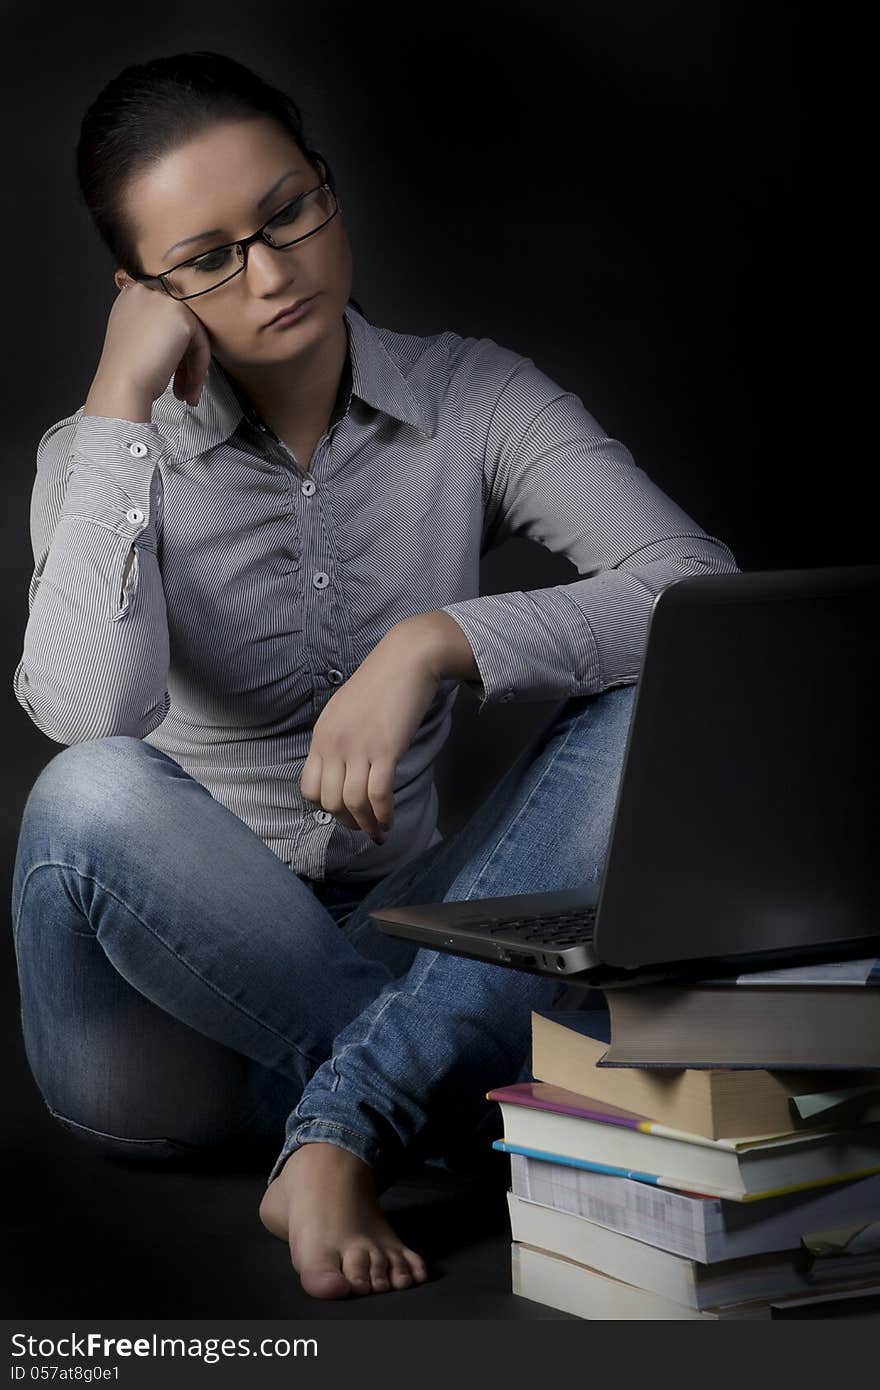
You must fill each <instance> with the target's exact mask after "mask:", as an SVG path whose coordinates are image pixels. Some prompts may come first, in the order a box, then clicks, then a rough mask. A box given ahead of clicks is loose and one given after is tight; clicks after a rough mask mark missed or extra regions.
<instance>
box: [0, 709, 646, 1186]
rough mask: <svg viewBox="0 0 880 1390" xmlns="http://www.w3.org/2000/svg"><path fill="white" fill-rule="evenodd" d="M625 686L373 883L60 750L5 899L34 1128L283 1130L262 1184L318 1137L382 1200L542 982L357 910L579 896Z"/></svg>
mask: <svg viewBox="0 0 880 1390" xmlns="http://www.w3.org/2000/svg"><path fill="white" fill-rule="evenodd" d="M634 697H635V686H634V685H625V686H616V687H613V688H611V689H609V690H606V691H604V692H602V693H600V694H598V695H591V696H579V697H575V698H572V699H570V700H568V701H566V702H565V703H564V704H563V705H562V706H561V707H560V709H559V711H558V713H557V714H556V716H555V717H554V718H553V719H552V720H551V722H550V723H549V724H548V725H547V726H546V727H545V728H543V729H541V730H540V732H539V734H538V735H537V736H536V737H535V738H533V739H532V740H531V741H530V743H529V744H528V745H527V746H526V747H525V748H524V749H523V750H522V752H521V753H520V755H519V757H518V758H517V759H516V760H515V762H514V763H513V764H512V766H511V767H510V768H509V769H508V770H507V772H506V773H505V774H504V776H503V777H502V778H501V779H500V781H499V782H498V783H497V785H496V786H495V788H494V789H493V791H492V792H491V794H490V795H489V796H488V798H487V799H486V800H485V801H484V802H483V804H482V805H481V806H479V807H478V808H477V810H476V811H475V812H474V813H473V814H472V816H471V817H470V818H469V820H468V821H467V822H466V823H465V825H464V826H462V827H461V828H460V829H459V830H458V831H457V832H456V833H455V834H453V835H451V836H450V837H449V838H448V839H446V840H444V841H442V842H441V843H439V844H435V845H433V846H431V847H430V848H428V849H427V850H425V851H424V852H423V853H422V854H420V855H418V856H416V857H415V858H414V859H412V860H410V861H409V862H408V863H406V864H404V865H402V866H401V867H400V868H398V869H396V870H394V871H392V872H391V873H390V874H387V875H386V876H385V877H384V878H382V879H379V880H378V881H376V882H374V883H372V884H369V883H368V884H355V883H352V884H345V883H344V882H343V881H342V880H335V881H332V880H328V881H326V882H324V883H313V882H311V881H308V880H306V879H305V878H302V877H300V876H299V875H297V874H296V873H295V872H293V871H292V870H291V869H290V867H289V866H288V865H286V864H285V863H283V861H282V860H281V859H279V858H278V856H277V855H275V854H274V853H273V851H272V850H270V849H269V848H268V846H267V845H266V844H265V843H264V842H263V841H262V840H261V839H260V838H259V836H257V835H256V834H255V833H254V832H253V831H252V830H251V829H250V828H249V827H248V826H246V825H245V824H244V822H243V821H241V820H239V819H238V817H237V816H235V815H234V814H233V813H232V812H231V811H229V810H228V809H227V808H226V807H224V806H223V805H221V804H220V803H219V802H218V801H216V800H215V799H214V798H213V797H212V796H211V795H210V793H209V792H208V791H207V790H206V789H205V788H204V787H203V786H202V785H201V783H199V782H197V781H196V780H195V779H194V778H192V777H191V776H190V775H189V774H188V773H187V772H185V771H184V770H183V768H181V767H180V765H179V764H178V763H177V762H175V761H174V759H172V758H170V757H169V756H168V755H167V754H165V753H163V752H161V751H160V750H159V749H156V748H153V747H152V745H150V744H148V743H144V742H143V741H142V740H140V739H136V738H131V737H126V736H116V737H109V738H98V739H90V740H87V741H86V742H83V743H78V744H73V745H71V746H70V747H68V748H64V749H62V751H61V752H60V753H58V754H56V755H55V756H54V757H53V758H52V759H51V760H50V761H49V762H48V763H47V765H46V766H45V767H44V768H43V770H42V771H41V773H40V775H39V776H38V777H37V779H36V781H35V783H34V785H33V787H32V788H31V791H30V793H29V796H28V799H27V802H26V805H25V809H24V815H23V818H22V824H21V830H20V834H19V841H18V851H17V855H16V861H15V869H14V877H13V889H12V921H13V929H14V939H15V954H16V961H17V966H18V976H19V985H20V992H21V1018H22V1029H23V1035H24V1042H25V1050H26V1055H27V1059H28V1064H29V1066H30V1068H31V1071H32V1073H33V1076H34V1079H35V1081H36V1083H37V1086H38V1088H39V1090H40V1092H41V1094H42V1097H43V1100H44V1102H45V1104H46V1106H47V1107H48V1109H49V1111H50V1113H51V1114H52V1115H53V1116H54V1117H55V1118H56V1119H57V1120H58V1121H59V1122H60V1123H61V1124H62V1125H64V1126H65V1127H66V1128H67V1129H68V1130H69V1131H70V1132H71V1133H73V1134H76V1135H78V1136H79V1137H81V1138H83V1139H85V1140H87V1141H88V1142H89V1143H91V1144H93V1145H96V1146H97V1147H99V1148H101V1149H103V1150H104V1151H105V1152H109V1153H110V1154H111V1155H113V1156H117V1157H132V1156H134V1157H138V1158H148V1159H150V1158H168V1157H176V1156H179V1155H181V1154H183V1155H187V1154H189V1155H192V1154H194V1153H199V1152H204V1151H206V1150H213V1151H216V1149H217V1148H218V1147H220V1148H221V1149H224V1147H227V1146H230V1145H231V1146H232V1147H235V1146H236V1145H237V1144H240V1143H243V1144H245V1145H247V1144H248V1143H249V1142H254V1141H258V1142H262V1144H263V1146H264V1147H265V1145H266V1144H267V1143H269V1144H271V1143H272V1140H273V1138H274V1139H275V1141H276V1142H278V1141H280V1139H281V1131H282V1126H284V1141H283V1147H282V1149H281V1152H280V1154H279V1155H278V1158H277V1159H276V1161H275V1164H274V1166H273V1168H272V1170H271V1172H270V1175H269V1178H268V1180H267V1181H269V1182H270V1181H271V1180H272V1179H273V1178H274V1177H275V1176H276V1175H277V1173H278V1172H279V1171H280V1169H281V1167H282V1166H283V1163H284V1162H285V1160H286V1159H287V1157H288V1156H289V1155H290V1154H291V1153H293V1152H294V1150H295V1149H297V1148H299V1146H300V1145H301V1144H304V1143H309V1142H314V1141H325V1142H326V1141H329V1142H331V1143H334V1144H337V1145H339V1146H341V1147H342V1148H344V1149H348V1150H350V1152H352V1153H354V1154H356V1155H357V1156H358V1157H359V1158H362V1159H363V1160H364V1161H365V1162H367V1163H368V1164H370V1165H371V1167H372V1168H373V1170H374V1176H375V1178H376V1182H377V1187H378V1189H379V1190H380V1191H382V1190H383V1189H384V1188H386V1187H387V1186H388V1185H389V1184H390V1183H391V1182H393V1181H394V1180H395V1178H396V1177H398V1176H399V1175H400V1174H401V1173H403V1172H405V1171H406V1170H407V1169H408V1168H409V1167H412V1166H414V1165H417V1164H418V1163H420V1162H423V1161H425V1160H426V1159H428V1160H429V1161H430V1159H431V1157H432V1156H434V1157H435V1159H436V1156H437V1155H440V1161H441V1162H443V1161H444V1160H445V1159H446V1158H448V1155H449V1153H450V1152H455V1146H456V1143H458V1142H461V1141H464V1142H465V1145H466V1144H467V1143H468V1142H470V1141H473V1140H474V1139H475V1137H477V1136H479V1135H480V1134H481V1132H482V1131H484V1130H485V1127H486V1125H487V1123H488V1124H490V1125H491V1124H494V1122H495V1118H496V1117H497V1110H498V1107H497V1106H495V1105H494V1104H492V1103H490V1102H488V1101H487V1100H486V1098H485V1093H486V1091H487V1090H488V1089H490V1088H491V1087H493V1086H500V1085H504V1084H506V1083H508V1082H513V1081H516V1080H517V1079H518V1078H520V1077H522V1076H527V1075H528V1074H529V1072H528V1061H529V1044H530V1034H531V1011H532V1009H541V1008H546V1007H550V1006H553V1005H554V1004H556V1003H558V1001H559V1000H560V998H561V996H562V995H563V994H566V993H568V990H567V987H566V985H565V982H564V981H562V980H560V979H559V978H554V977H550V976H539V975H532V974H528V973H525V972H522V971H516V970H512V969H510V968H508V967H505V966H501V965H494V964H490V963H488V962H481V961H476V960H468V959H466V958H465V957H460V956H453V955H449V954H444V953H442V952H436V951H431V950H426V949H422V948H419V947H417V946H416V944H415V943H414V942H407V941H404V940H402V939H399V938H396V937H391V936H386V935H385V934H383V933H382V932H380V931H378V930H377V929H376V928H375V927H374V926H373V925H372V924H371V923H370V921H369V917H368V913H369V912H370V911H371V910H373V909H375V908H378V907H382V906H392V905H397V904H401V903H408V902H412V903H417V902H441V901H461V900H463V899H467V898H482V897H495V896H499V895H506V894H516V893H527V892H532V891H540V890H552V889H559V888H570V887H575V886H577V885H579V884H584V883H596V884H597V883H598V881H599V879H600V877H601V873H602V869H603V866H604V862H605V855H606V851H607V846H608V840H609V834H610V828H611V819H612V815H613V811H614V804H615V800H616V795H617V786H618V782H619V777H620V771H621V767H622V762H623V754H624V749H625V745H626V738H627V733H628V729H629V722H630V717H631V713H632V706H633V703H634ZM495 1132H499V1131H495ZM484 1142H485V1144H486V1146H487V1147H488V1146H489V1139H488V1138H487V1139H485V1141H484Z"/></svg>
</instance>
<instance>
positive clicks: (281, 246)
mask: <svg viewBox="0 0 880 1390" xmlns="http://www.w3.org/2000/svg"><path fill="white" fill-rule="evenodd" d="M319 188H326V189H327V192H328V193H330V194H331V196H332V198H333V202H334V204H335V207H334V209H333V211H332V212H331V214H330V216H329V217H328V218H327V219H326V221H324V222H322V223H321V225H320V227H313V228H312V230H311V231H310V232H306V233H305V235H304V236H297V237H294V238H293V241H285V242H275V241H270V240H269V238H268V236H266V235H265V232H266V228H267V227H268V225H269V223H270V222H274V221H275V218H276V217H280V216H281V214H282V213H283V212H286V211H287V209H288V208H292V207H293V206H294V204H295V203H298V202H299V201H300V199H301V198H307V197H308V196H309V194H310V193H317V191H318V189H319ZM341 211H342V204H341V203H340V201H339V199H338V198H337V196H336V190H335V189H334V188H333V187H332V185H331V184H330V183H328V182H326V180H325V182H324V183H318V184H315V187H314V188H306V189H304V190H303V192H302V193H298V194H297V196H296V197H295V198H291V200H290V202H289V203H284V204H282V206H281V207H280V208H279V209H278V210H277V212H273V213H272V216H271V217H267V219H266V221H265V222H264V223H263V225H262V227H259V228H258V229H257V231H255V232H253V233H252V234H251V235H250V236H246V237H242V238H241V239H240V240H239V241H227V242H224V244H223V245H222V246H212V247H211V248H210V250H209V251H200V252H199V253H198V255H195V256H187V257H186V259H185V260H182V261H178V262H177V265H172V266H170V267H169V268H168V270H163V271H162V272H161V274H159V275H132V276H130V279H132V280H135V281H136V282H137V283H138V284H147V283H152V284H159V285H161V286H162V289H163V290H164V291H165V293H166V294H167V295H169V296H170V297H171V299H177V300H184V299H198V297H199V295H202V294H210V293H211V291H212V290H219V288H220V286H221V285H228V284H229V281H230V280H234V279H235V277H236V275H241V273H242V271H243V270H247V258H248V251H249V250H250V248H251V247H252V246H253V244H254V242H255V241H259V240H260V239H261V238H262V240H263V241H265V243H266V245H267V246H271V247H272V250H273V251H286V250H287V249H288V247H290V246H295V245H296V244H297V242H298V241H307V240H308V238H309V237H310V236H314V235H315V233H316V232H321V231H323V230H324V228H325V227H326V226H327V225H328V223H330V222H332V221H333V218H334V217H335V216H336V214H337V213H338V212H341ZM234 246H237V247H239V248H240V250H241V265H240V266H239V267H238V269H237V270H233V272H232V274H231V275H227V276H226V279H225V280H218V281H217V284H216V285H209V286H208V288H207V289H206V290H196V292H195V294H173V293H172V291H171V290H170V289H169V288H168V286H167V285H166V284H165V276H166V275H173V274H174V272H175V270H180V267H181V266H184V265H191V264H192V263H193V262H194V261H198V260H200V259H201V257H202V256H214V255H216V254H217V252H218V251H228V250H230V249H231V248H232V247H234Z"/></svg>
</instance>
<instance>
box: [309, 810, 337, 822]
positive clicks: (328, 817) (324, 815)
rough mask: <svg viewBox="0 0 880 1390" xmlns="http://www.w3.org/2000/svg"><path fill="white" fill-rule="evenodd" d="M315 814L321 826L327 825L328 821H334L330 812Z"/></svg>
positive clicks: (316, 812) (317, 812)
mask: <svg viewBox="0 0 880 1390" xmlns="http://www.w3.org/2000/svg"><path fill="white" fill-rule="evenodd" d="M313 814H314V817H315V820H316V821H317V822H318V824H319V825H326V824H327V822H328V820H332V819H333V817H332V816H331V814H330V812H329V811H315V812H313Z"/></svg>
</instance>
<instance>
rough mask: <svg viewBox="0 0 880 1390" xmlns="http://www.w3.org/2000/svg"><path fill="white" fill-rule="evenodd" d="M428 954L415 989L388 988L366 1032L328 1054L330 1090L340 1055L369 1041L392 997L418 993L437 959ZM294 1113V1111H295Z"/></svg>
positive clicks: (335, 1084)
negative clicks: (330, 1074)
mask: <svg viewBox="0 0 880 1390" xmlns="http://www.w3.org/2000/svg"><path fill="white" fill-rule="evenodd" d="M429 955H430V956H431V959H430V960H427V959H425V961H424V962H423V965H424V968H423V970H422V976H421V979H420V980H419V982H418V984H417V985H416V987H415V989H407V990H403V989H394V990H389V992H388V994H387V996H386V998H385V1002H384V1003H383V1005H382V1007H381V1008H380V1009H379V1010H378V1012H377V1013H376V1015H375V1017H374V1018H372V1019H371V1020H370V1026H369V1027H368V1029H367V1031H366V1033H365V1034H364V1035H363V1036H362V1037H360V1038H356V1039H355V1041H354V1042H350V1043H346V1045H345V1046H344V1047H342V1048H340V1050H339V1051H338V1052H334V1053H333V1054H332V1055H331V1056H330V1058H329V1059H328V1060H329V1062H330V1070H331V1071H332V1072H333V1086H332V1087H331V1090H332V1091H334V1092H335V1091H337V1090H338V1089H339V1082H340V1081H341V1079H342V1078H341V1077H340V1075H339V1070H338V1068H337V1065H336V1063H337V1061H338V1060H340V1059H341V1058H342V1057H344V1056H345V1054H346V1052H350V1051H351V1049H352V1048H353V1047H361V1046H363V1045H364V1044H366V1043H368V1042H369V1041H370V1038H371V1037H372V1034H373V1030H374V1029H375V1027H376V1025H377V1024H378V1022H379V1020H380V1019H381V1017H382V1015H383V1014H384V1012H385V1010H386V1009H387V1008H388V1006H389V1004H390V1003H391V1001H392V999H397V998H398V997H399V996H400V995H401V994H418V992H419V990H420V989H421V987H422V985H423V984H424V982H425V980H426V979H427V977H428V972H429V970H430V969H431V968H432V966H433V965H434V962H435V961H436V959H437V952H436V951H430V952H429V951H426V952H425V956H426V957H427V956H429ZM416 959H418V957H416ZM414 963H415V962H414ZM411 969H412V966H410V970H411ZM368 1007H369V1006H368ZM310 1084H311V1082H309V1083H308V1085H310ZM308 1085H307V1086H306V1090H308ZM304 1097H305V1091H304V1092H303V1095H302V1096H301V1097H300V1102H299V1105H301V1104H302V1102H303V1099H304ZM299 1105H298V1106H297V1108H296V1110H297V1112H298V1111H299ZM295 1113H296V1112H295ZM327 1123H328V1124H329V1123H330V1121H327Z"/></svg>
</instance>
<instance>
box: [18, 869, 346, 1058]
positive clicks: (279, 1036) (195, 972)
mask: <svg viewBox="0 0 880 1390" xmlns="http://www.w3.org/2000/svg"><path fill="white" fill-rule="evenodd" d="M47 868H58V869H72V870H73V872H74V873H75V874H77V875H78V876H79V877H80V878H83V879H86V880H88V882H89V883H97V884H98V886H99V887H100V888H102V889H103V891H104V892H105V893H106V894H107V895H108V896H109V897H111V898H112V899H113V901H114V902H117V903H119V904H120V906H121V907H123V908H124V909H125V911H126V912H130V913H131V915H132V917H134V919H135V921H137V922H140V924H141V926H142V927H143V928H144V930H145V931H148V932H149V933H150V935H151V936H152V937H153V939H154V940H155V941H156V942H158V944H159V945H160V946H161V947H162V948H163V949H164V950H166V951H167V952H168V954H169V955H171V956H173V957H174V959H175V960H176V961H178V962H179V963H180V964H181V965H182V966H183V968H184V969H185V970H188V971H189V973H190V974H191V975H192V976H193V977H194V978H195V979H197V980H199V981H200V983H201V984H203V985H204V986H205V987H206V989H209V990H210V991H211V993H212V994H215V995H216V996H217V998H218V999H222V1000H223V1002H224V1004H228V1005H229V1006H230V1008H233V1009H235V1011H236V1012H237V1013H240V1014H242V1015H243V1016H244V1017H245V1018H247V1019H249V1020H250V1021H251V1023H256V1024H257V1025H258V1026H259V1027H260V1028H263V1029H265V1031H266V1032H267V1033H269V1034H271V1035H272V1037H274V1038H277V1039H279V1041H281V1042H283V1043H284V1045H285V1046H286V1047H290V1048H292V1049H293V1051H294V1052H296V1053H297V1055H298V1056H299V1057H301V1058H302V1059H303V1060H304V1061H306V1062H308V1063H310V1064H311V1065H312V1066H315V1067H317V1066H320V1064H321V1062H322V1061H323V1060H324V1059H323V1057H313V1056H312V1055H311V1054H310V1053H308V1052H304V1051H303V1049H302V1048H301V1047H299V1046H298V1044H297V1043H295V1042H293V1041H292V1040H291V1039H290V1038H286V1037H285V1036H284V1034H283V1033H279V1032H277V1031H276V1029H274V1028H272V1027H271V1026H270V1025H269V1024H268V1023H265V1022H264V1021H263V1020H262V1019H260V1018H257V1017H255V1015H253V1014H251V1013H249V1011H248V1010H247V1009H243V1008H242V1007H241V1005H240V1004H237V1003H236V1002H235V1000H234V999H229V998H228V997H227V996H226V995H225V994H224V993H223V991H222V990H219V989H217V987H216V985H213V984H212V983H211V981H210V980H207V979H205V977H204V976H203V975H200V974H199V972H198V970H194V969H193V967H192V966H191V965H190V964H189V962H188V961H186V960H184V958H183V956H180V955H178V953H177V952H176V951H175V950H174V949H173V948H172V947H171V946H169V945H168V943H167V942H166V941H163V940H162V938H161V936H159V935H158V933H156V932H154V931H153V929H152V927H151V926H150V925H149V923H148V922H145V921H144V919H143V918H142V917H140V916H139V915H138V913H137V912H135V910H134V908H133V907H129V905H128V903H127V902H125V901H124V900H123V899H122V898H120V897H118V896H117V894H116V893H114V892H113V890H112V889H111V888H108V887H107V885H106V883H102V882H101V880H100V879H99V878H96V877H95V876H94V875H93V874H84V873H81V872H80V870H79V869H78V868H77V867H76V865H75V864H67V863H64V862H63V861H62V860H59V859H46V860H42V861H41V862H40V863H39V864H32V865H31V867H30V868H29V869H28V872H27V875H26V876H25V880H24V884H23V885H22V890H21V903H23V902H24V896H25V891H26V889H27V885H28V883H29V881H30V878H31V875H32V874H33V873H35V871H36V870H37V869H47ZM20 920H21V904H20V905H19V914H18V921H20ZM18 921H17V922H16V925H15V929H14V933H13V936H14V940H15V941H16V943H17V940H18ZM86 934H87V935H90V936H93V937H94V939H95V940H96V941H98V942H99V944H100V941H99V938H98V935H97V933H96V932H90V933H84V932H76V933H73V935H77V936H83V935H86ZM111 964H112V962H111ZM133 988H134V986H133ZM157 1007H161V1006H157ZM188 1026H192V1025H188ZM253 1060H255V1061H256V1060H258V1059H257V1058H254V1059H253ZM261 1065H263V1066H265V1065H266V1063H265V1062H264V1063H261Z"/></svg>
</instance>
